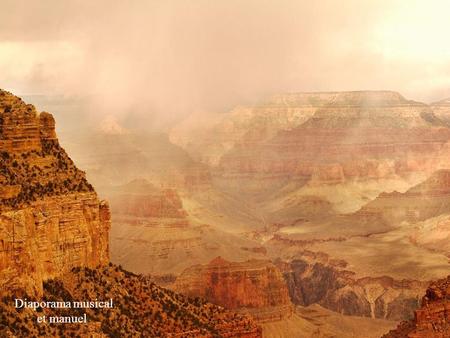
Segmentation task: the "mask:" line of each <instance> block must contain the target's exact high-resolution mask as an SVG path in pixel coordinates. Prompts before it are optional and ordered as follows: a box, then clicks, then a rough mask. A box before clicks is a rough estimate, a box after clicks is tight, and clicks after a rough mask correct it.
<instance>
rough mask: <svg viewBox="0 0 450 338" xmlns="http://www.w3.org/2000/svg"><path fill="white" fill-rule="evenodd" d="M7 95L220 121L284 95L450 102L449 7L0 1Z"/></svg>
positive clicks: (347, 2) (362, 0) (345, 0)
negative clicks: (197, 114)
mask: <svg viewBox="0 0 450 338" xmlns="http://www.w3.org/2000/svg"><path fill="white" fill-rule="evenodd" d="M0 7H1V11H0V74H1V83H0V87H1V88H5V89H8V90H11V91H14V92H16V93H18V94H31V93H39V94H49V95H52V94H64V95H81V96H85V95H94V96H95V97H96V104H97V106H98V111H99V112H100V113H102V114H113V115H118V116H121V115H122V116H123V115H125V114H128V113H130V112H134V113H138V114H149V115H151V114H159V115H160V116H161V115H164V114H165V115H177V116H178V115H183V114H186V113H188V112H190V111H196V110H205V111H220V110H224V109H228V108H229V107H231V106H233V105H235V104H238V103H244V102H250V101H252V100H256V99H258V98H261V97H263V96H265V95H269V94H272V93H276V92H286V91H290V92H292V91H316V90H322V91H324V90H359V89H392V90H397V91H399V92H401V93H402V94H403V95H405V96H406V97H408V98H412V99H416V100H423V101H433V100H436V99H440V98H443V97H448V96H450V44H449V43H448V36H449V34H450V20H448V15H449V13H450V2H449V1H445V0H442V1H433V0H426V1H413V0H404V1H393V0H389V1H380V0H376V1H369V0H355V1H353V0H340V1H337V0H336V1H326V0H322V1H294V0H270V1H268V0H255V1H246V0H240V1H234V0H204V1H203V0H192V1H187V0H186V1H182V0H180V1H168V0H160V1H144V0H142V1H133V0H127V1H113V0H107V1H98V0H92V1H83V0H79V1H65V0H54V1H51V0H47V1H46V0H39V1H33V0H26V1H20V0H0Z"/></svg>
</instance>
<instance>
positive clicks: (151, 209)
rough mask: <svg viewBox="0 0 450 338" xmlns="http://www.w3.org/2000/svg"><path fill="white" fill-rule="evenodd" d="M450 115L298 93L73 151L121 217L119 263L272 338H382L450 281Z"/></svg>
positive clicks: (379, 95)
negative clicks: (242, 318)
mask: <svg viewBox="0 0 450 338" xmlns="http://www.w3.org/2000/svg"><path fill="white" fill-rule="evenodd" d="M448 102H449V101H448V100H445V99H444V100H441V101H438V102H436V103H433V104H425V103H421V102H418V101H413V100H410V99H406V98H404V97H403V96H402V95H401V94H399V93H397V92H392V91H352V92H319V93H288V94H279V95H275V96H273V97H269V98H268V99H266V100H263V101H261V102H259V103H256V104H254V105H248V106H237V107H236V108H234V109H232V110H231V111H230V112H228V113H223V114H193V115H192V116H190V117H188V118H185V119H184V120H182V121H180V122H179V123H176V124H175V125H173V126H172V127H171V128H170V129H169V130H168V131H167V132H164V131H157V132H156V131H152V129H151V128H149V130H148V131H145V130H143V129H142V128H140V129H139V130H138V129H134V128H130V127H129V126H126V125H123V124H121V123H120V122H118V121H117V120H115V119H109V118H108V119H106V120H104V121H103V122H101V123H97V124H95V125H94V126H93V127H91V128H85V129H84V130H83V131H82V133H80V134H77V133H69V132H67V133H66V132H64V131H62V132H61V135H60V139H61V142H62V144H63V145H64V147H65V148H66V149H67V150H68V152H69V153H70V154H71V156H73V158H74V159H75V161H76V163H77V165H78V166H80V167H81V168H83V169H84V170H86V175H87V178H88V179H89V181H90V182H91V183H92V184H93V185H94V186H95V187H96V189H97V191H98V192H99V194H100V195H101V196H102V198H105V199H107V200H108V201H109V202H110V206H111V223H112V225H111V231H110V255H111V260H112V262H113V263H116V264H120V265H121V266H123V268H125V269H127V270H129V271H131V272H133V273H138V274H144V275H146V276H148V278H150V279H151V280H152V281H154V282H156V283H157V284H160V285H163V286H164V287H166V288H169V289H173V290H176V291H177V292H180V293H186V294H188V295H189V296H191V297H197V296H198V297H202V298H205V299H207V300H208V301H210V302H212V303H214V304H217V305H221V306H225V307H226V308H229V309H231V310H233V311H238V312H241V313H243V314H244V315H250V316H253V317H254V318H255V319H256V320H257V321H259V323H260V325H261V326H262V329H263V331H262V332H263V335H264V336H267V337H278V336H280V335H282V336H286V337H287V336H295V337H312V336H315V337H329V336H331V335H338V336H339V337H341V336H342V337H353V336H357V337H380V336H381V335H382V334H383V333H386V332H387V331H389V329H392V328H394V327H395V326H396V325H397V323H398V322H399V321H402V320H408V319H411V318H412V317H413V316H414V312H415V311H416V310H417V309H418V308H419V307H420V305H421V303H422V301H421V300H422V297H423V294H424V293H425V290H426V288H427V286H428V285H429V283H430V281H432V280H437V279H440V278H443V277H446V276H447V275H448V273H449V261H448V257H449V256H448V255H449V251H448V245H447V242H448V236H449V226H448V224H447V223H449V217H450V207H449V205H450V204H449V202H450V163H449V158H450V157H449V155H450V153H449V152H450V148H449V141H450V122H449V121H450V105H449V104H448ZM47 107H49V108H47V109H49V110H50V109H51V100H49V102H47ZM55 108H56V107H55ZM72 109H73V108H72ZM54 112H55V115H56V117H57V118H58V109H57V108H56V109H55V110H54ZM61 114H62V115H61V117H63V116H64V111H62V112H61ZM80 135H82V137H80ZM255 287H256V288H255ZM274 295H276V296H274ZM249 297H250V298H249ZM339 322H343V323H345V326H344V327H341V326H340V325H338V323H339ZM430 337H431V336H430ZM436 337H437V336H436Z"/></svg>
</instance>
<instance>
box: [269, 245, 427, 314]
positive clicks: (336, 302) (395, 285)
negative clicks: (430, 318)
mask: <svg viewBox="0 0 450 338" xmlns="http://www.w3.org/2000/svg"><path fill="white" fill-rule="evenodd" d="M311 254H312V253H311ZM277 266H280V269H281V270H282V271H283V275H284V278H285V279H286V283H287V286H288V289H289V294H290V297H291V299H292V302H293V303H294V304H297V305H302V306H309V305H311V304H320V305H321V306H323V307H325V308H327V309H330V310H333V311H336V312H339V313H341V314H344V315H351V316H362V317H371V318H379V319H387V320H405V319H409V318H411V317H412V315H413V313H414V310H415V309H416V308H417V307H418V306H419V304H420V299H419V297H418V294H420V293H421V292H423V290H424V289H425V287H426V283H423V282H418V281H410V280H394V279H393V278H391V277H387V276H385V277H376V278H372V277H364V278H356V277H355V276H354V273H352V272H350V271H348V270H345V269H343V267H341V266H340V262H331V264H326V263H324V262H320V261H315V262H314V261H308V260H302V259H295V260H293V261H291V262H289V263H283V262H278V263H277Z"/></svg>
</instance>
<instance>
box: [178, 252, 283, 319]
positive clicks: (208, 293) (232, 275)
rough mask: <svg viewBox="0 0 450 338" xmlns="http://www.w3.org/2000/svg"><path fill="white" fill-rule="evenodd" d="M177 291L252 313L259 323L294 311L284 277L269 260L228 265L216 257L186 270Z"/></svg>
mask: <svg viewBox="0 0 450 338" xmlns="http://www.w3.org/2000/svg"><path fill="white" fill-rule="evenodd" d="M174 289H175V290H177V291H178V292H181V293H183V294H186V295H188V296H198V297H202V298H205V299H207V300H208V301H210V302H212V303H214V304H218V305H221V306H224V307H225V308H228V309H234V310H240V311H242V312H248V313H251V314H252V316H253V317H254V318H256V319H257V320H259V321H270V320H279V319H282V318H284V317H286V316H290V315H291V312H292V307H291V306H292V305H291V302H290V300H289V294H288V289H287V287H286V284H285V282H284V280H283V277H282V275H281V273H280V271H279V270H278V269H277V268H276V267H275V266H274V265H273V264H272V263H270V262H269V261H263V260H249V261H246V262H228V261H226V260H224V259H223V258H221V257H217V258H215V259H213V260H212V261H211V262H210V263H209V264H207V265H195V266H192V267H191V268H188V269H186V270H185V271H184V272H183V273H182V274H181V275H180V276H179V277H178V278H177V280H176V282H175V285H174Z"/></svg>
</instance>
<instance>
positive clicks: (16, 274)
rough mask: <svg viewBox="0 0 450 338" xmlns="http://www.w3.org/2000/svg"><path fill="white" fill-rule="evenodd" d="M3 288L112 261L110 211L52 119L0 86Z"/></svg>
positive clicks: (34, 289) (38, 286) (28, 285)
mask: <svg viewBox="0 0 450 338" xmlns="http://www.w3.org/2000/svg"><path fill="white" fill-rule="evenodd" d="M0 182H1V188H0V287H1V288H2V289H3V288H7V289H8V290H13V289H25V290H27V292H28V293H30V294H35V293H41V292H42V282H43V281H44V280H47V279H49V278H54V277H57V276H59V275H60V274H62V273H64V272H65V271H69V270H70V269H71V268H72V267H75V266H86V267H91V268H92V267H95V266H98V265H102V264H106V263H108V260H109V249H108V231H109V228H110V212H109V207H108V204H107V203H106V202H101V201H99V199H98V197H97V195H96V193H95V191H94V189H93V187H92V186H91V185H90V184H89V183H88V182H87V180H86V177H85V173H84V172H82V171H81V170H79V169H78V168H77V167H76V166H75V164H74V163H73V161H72V160H71V159H70V158H69V156H68V155H67V154H66V152H65V151H64V149H63V148H62V147H61V146H60V145H59V142H58V139H57V138H56V133H55V121H54V119H53V117H52V115H50V114H49V113H45V112H44V113H38V112H37V111H36V109H35V108H34V107H33V106H32V105H29V104H26V103H25V102H23V101H22V100H21V99H20V98H18V97H15V96H14V95H12V94H10V93H8V92H5V91H0Z"/></svg>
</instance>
